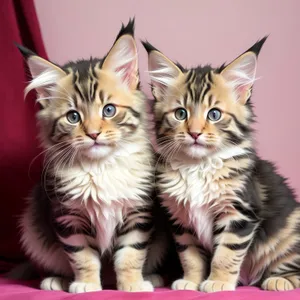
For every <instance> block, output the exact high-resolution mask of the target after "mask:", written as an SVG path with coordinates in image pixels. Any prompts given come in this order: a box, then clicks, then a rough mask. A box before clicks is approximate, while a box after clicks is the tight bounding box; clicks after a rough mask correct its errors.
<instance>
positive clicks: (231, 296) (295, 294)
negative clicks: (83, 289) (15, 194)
mask: <svg viewBox="0 0 300 300" xmlns="http://www.w3.org/2000/svg"><path fill="white" fill-rule="evenodd" d="M10 299H13V300H19V299H22V300H26V299H43V300H56V299H79V300H80V299H82V300H84V299H88V300H93V299H95V300H96V299H97V300H98V299H101V300H108V299H124V300H127V299H128V300H135V299H136V300H138V299H158V300H159V299H164V300H173V299H185V300H189V299H205V300H220V299H223V300H227V299H228V300H241V299H243V300H248V299H249V300H254V299H255V300H263V299H268V300H269V299H279V300H280V299H282V300H285V299H288V300H299V299H300V289H298V290H294V291H288V292H265V291H261V290H259V289H257V288H249V287H242V288H239V289H238V290H237V291H235V292H220V293H214V294H205V293H200V292H193V291H172V290H170V289H157V290H156V291H155V292H154V293H125V292H118V291H112V290H106V291H101V292H93V293H85V294H77V295H75V294H69V293H65V292H54V291H41V290H39V289H37V283H28V282H23V283H22V282H16V281H8V280H5V279H0V300H10Z"/></svg>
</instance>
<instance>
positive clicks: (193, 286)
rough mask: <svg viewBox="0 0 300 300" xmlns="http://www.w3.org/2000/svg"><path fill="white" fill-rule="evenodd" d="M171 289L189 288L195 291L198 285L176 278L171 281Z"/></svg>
mask: <svg viewBox="0 0 300 300" xmlns="http://www.w3.org/2000/svg"><path fill="white" fill-rule="evenodd" d="M171 288H172V290H190V291H197V290H198V285H197V284H196V283H194V282H192V281H189V280H185V279H177V280H176V281H174V282H173V283H172V286H171Z"/></svg>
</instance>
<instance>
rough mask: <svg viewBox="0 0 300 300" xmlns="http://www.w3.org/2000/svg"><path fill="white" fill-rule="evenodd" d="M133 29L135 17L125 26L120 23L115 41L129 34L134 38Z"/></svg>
mask: <svg viewBox="0 0 300 300" xmlns="http://www.w3.org/2000/svg"><path fill="white" fill-rule="evenodd" d="M134 28H135V17H133V18H130V19H129V21H128V24H127V25H126V26H125V25H124V23H122V27H121V30H120V31H119V34H118V35H117V38H116V40H117V39H118V38H120V37H121V36H122V35H125V34H129V35H131V36H133V37H134Z"/></svg>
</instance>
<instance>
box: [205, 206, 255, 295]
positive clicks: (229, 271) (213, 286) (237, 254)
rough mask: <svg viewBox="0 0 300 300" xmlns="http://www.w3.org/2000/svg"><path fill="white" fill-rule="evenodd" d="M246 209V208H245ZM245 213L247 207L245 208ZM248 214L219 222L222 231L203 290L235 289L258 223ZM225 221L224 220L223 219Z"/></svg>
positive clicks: (218, 226)
mask: <svg viewBox="0 0 300 300" xmlns="http://www.w3.org/2000/svg"><path fill="white" fill-rule="evenodd" d="M243 209H244V208H243ZM243 213H244V214H245V209H244V210H243ZM247 213H248V216H245V215H243V214H236V215H233V216H227V218H228V217H229V218H230V219H229V220H230V221H229V222H228V223H227V222H226V220H225V222H226V223H227V224H226V223H225V224H226V225H224V222H222V223H221V222H220V223H219V224H218V222H217V224H216V225H217V228H222V224H223V230H224V231H222V232H221V233H219V234H218V236H217V238H216V237H215V249H216V250H215V252H214V255H213V259H212V263H211V272H210V275H209V277H208V279H207V280H206V281H204V282H203V283H202V284H201V285H200V290H201V291H203V292H208V293H210V292H218V291H230V290H232V291H233V290H235V288H236V285H237V282H238V278H239V274H240V268H241V265H242V262H243V260H244V257H245V255H246V253H247V251H248V248H249V246H250V244H251V242H252V239H253V235H254V232H255V228H256V226H257V225H256V223H254V222H252V221H251V219H250V218H249V214H251V212H247ZM221 221H222V220H221ZM223 221H224V220H223Z"/></svg>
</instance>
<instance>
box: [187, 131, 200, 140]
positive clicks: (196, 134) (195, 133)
mask: <svg viewBox="0 0 300 300" xmlns="http://www.w3.org/2000/svg"><path fill="white" fill-rule="evenodd" d="M200 134H201V133H200V132H189V135H190V136H191V137H192V138H193V139H194V140H197V138H198V136H199V135H200Z"/></svg>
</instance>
